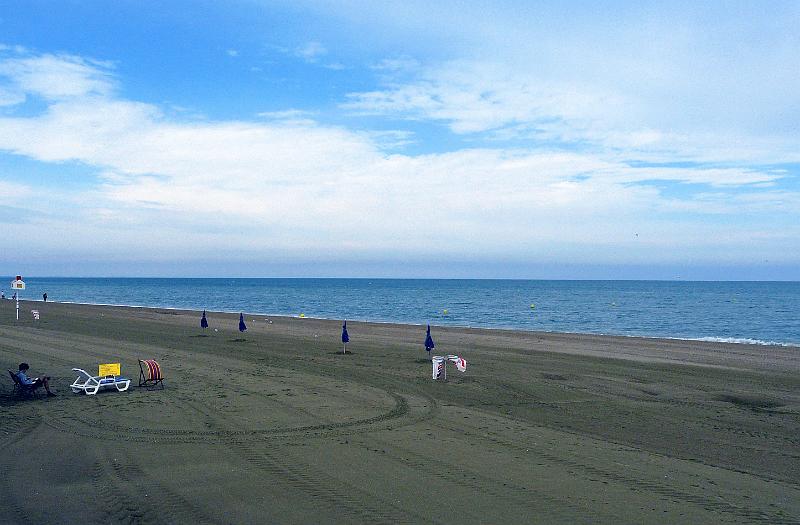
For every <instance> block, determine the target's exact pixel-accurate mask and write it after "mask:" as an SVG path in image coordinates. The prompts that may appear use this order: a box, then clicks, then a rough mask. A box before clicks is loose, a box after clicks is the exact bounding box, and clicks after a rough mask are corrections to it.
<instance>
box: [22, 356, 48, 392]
mask: <svg viewBox="0 0 800 525" xmlns="http://www.w3.org/2000/svg"><path fill="white" fill-rule="evenodd" d="M29 368H30V365H29V364H28V363H20V364H19V372H17V377H18V378H19V382H20V383H22V384H23V385H27V386H28V387H30V388H31V389H32V390H36V389H37V388H39V387H40V386H42V385H44V389H45V390H47V395H48V397H53V396H55V393H53V392H51V391H50V376H42V377H37V378H36V379H31V378H30V377H28V375H27V374H26V372H27V371H28V369H29Z"/></svg>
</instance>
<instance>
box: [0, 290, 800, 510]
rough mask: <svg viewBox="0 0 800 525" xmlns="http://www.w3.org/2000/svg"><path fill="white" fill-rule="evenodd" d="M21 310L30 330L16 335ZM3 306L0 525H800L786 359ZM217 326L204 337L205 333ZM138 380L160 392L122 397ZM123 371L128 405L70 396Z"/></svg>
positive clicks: (500, 335) (504, 336) (657, 344)
mask: <svg viewBox="0 0 800 525" xmlns="http://www.w3.org/2000/svg"><path fill="white" fill-rule="evenodd" d="M32 308H35V309H38V310H39V312H40V314H41V318H40V319H39V320H34V319H33V317H32V316H31V314H30V310H31V309H32ZM20 314H21V319H20V320H19V321H15V320H14V303H13V302H11V301H0V361H2V363H1V364H2V366H1V367H0V368H4V369H10V370H12V371H16V369H17V365H18V364H19V363H20V362H21V361H25V362H28V363H30V365H31V369H30V375H32V376H35V375H39V374H48V375H50V376H52V378H53V379H52V381H51V383H52V387H53V389H54V390H55V391H56V392H57V393H58V396H57V397H54V398H46V397H44V396H43V395H41V396H39V397H36V398H34V399H20V398H18V397H16V396H12V383H11V380H10V378H9V377H8V374H7V373H6V372H5V371H3V374H4V377H5V379H4V380H3V388H2V389H0V414H1V415H2V420H3V425H2V427H0V446H2V451H0V464H1V465H2V468H3V471H4V474H3V476H2V477H0V511H1V512H0V516H1V517H0V521H2V522H10V523H23V522H34V523H189V522H191V523H459V524H464V523H615V524H617V523H631V524H634V523H654V524H656V523H657V524H664V523H771V524H781V523H800V348H796V347H765V346H755V345H742V344H722V343H707V342H697V341H681V340H659V339H640V338H624V337H609V336H586V335H571V334H549V333H534V332H517V331H500V330H481V329H460V328H440V327H433V336H434V339H435V341H436V351H435V353H437V354H440V355H441V354H457V355H460V356H463V357H464V358H466V360H467V362H468V368H467V371H466V372H465V373H460V372H457V371H456V370H455V368H454V367H452V366H451V367H450V368H449V369H448V375H447V381H446V382H443V381H433V380H432V379H431V365H430V361H429V360H428V359H427V357H426V353H425V351H424V347H423V344H422V343H423V341H424V337H425V329H424V327H420V326H402V325H392V324H368V323H359V322H353V321H348V324H347V326H348V331H349V334H350V338H351V343H350V344H349V345H348V354H347V355H342V354H341V350H342V348H341V346H342V345H341V342H340V334H341V323H340V322H339V321H327V320H315V319H299V318H285V317H265V316H255V315H251V314H245V321H246V322H247V325H248V330H247V332H246V333H244V334H241V333H239V331H238V330H237V324H238V314H236V315H233V314H219V313H213V312H209V313H208V319H209V323H210V328H209V329H208V330H206V331H205V333H204V332H203V331H202V330H201V328H200V326H199V321H200V314H199V313H198V312H188V311H175V310H164V309H142V308H125V307H101V306H83V305H68V304H58V303H41V302H35V303H33V302H22V303H21V307H20ZM215 329H216V330H217V331H215ZM138 358H142V359H156V360H157V361H159V362H160V363H161V365H162V367H163V370H164V374H165V376H166V380H165V386H166V387H165V388H164V389H163V390H161V389H155V390H150V389H145V388H139V387H137V386H136V384H137V378H138V375H139V367H138V365H137V359H138ZM113 362H119V363H121V366H122V373H123V374H124V375H126V376H128V377H130V378H132V379H133V384H132V386H131V388H130V389H129V390H128V391H127V392H116V391H113V390H108V391H103V392H100V393H99V394H97V395H96V396H86V395H83V394H73V393H72V392H71V391H70V389H69V384H70V383H71V382H72V380H73V379H74V378H75V375H74V374H73V372H72V371H71V369H72V368H73V367H78V368H83V369H85V370H87V371H89V372H92V373H96V372H97V366H98V364H100V363H113Z"/></svg>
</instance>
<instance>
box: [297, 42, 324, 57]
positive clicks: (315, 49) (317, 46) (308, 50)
mask: <svg viewBox="0 0 800 525" xmlns="http://www.w3.org/2000/svg"><path fill="white" fill-rule="evenodd" d="M294 54H295V56H298V57H300V58H302V59H303V60H305V61H306V62H310V63H313V62H316V61H317V60H319V59H320V57H323V56H325V55H327V54H328V50H327V49H325V46H323V45H322V44H321V43H319V42H317V41H313V40H312V41H310V42H306V43H305V44H303V45H302V46H300V47H297V48H296V49H295V50H294Z"/></svg>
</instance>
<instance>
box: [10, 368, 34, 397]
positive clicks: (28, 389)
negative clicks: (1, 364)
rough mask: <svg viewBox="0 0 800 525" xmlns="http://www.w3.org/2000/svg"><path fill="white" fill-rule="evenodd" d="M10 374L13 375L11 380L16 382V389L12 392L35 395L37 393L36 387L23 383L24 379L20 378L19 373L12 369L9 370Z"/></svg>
mask: <svg viewBox="0 0 800 525" xmlns="http://www.w3.org/2000/svg"><path fill="white" fill-rule="evenodd" d="M8 375H10V376H11V380H12V381H13V382H14V390H13V391H12V392H11V393H12V394H19V395H24V396H33V395H34V394H35V393H36V388H35V387H34V386H33V385H24V384H22V381H20V380H19V377H17V374H15V373H14V372H12V371H11V370H9V371H8Z"/></svg>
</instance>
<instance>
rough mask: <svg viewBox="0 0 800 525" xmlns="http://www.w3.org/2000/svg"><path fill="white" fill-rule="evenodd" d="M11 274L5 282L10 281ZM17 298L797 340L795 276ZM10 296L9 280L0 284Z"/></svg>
mask: <svg viewBox="0 0 800 525" xmlns="http://www.w3.org/2000/svg"><path fill="white" fill-rule="evenodd" d="M10 281H11V277H8V278H6V280H5V283H10ZM25 282H26V285H27V289H26V290H25V291H24V292H23V294H22V295H21V297H22V298H23V299H31V300H41V299H42V293H43V292H45V291H46V292H47V294H48V300H50V301H59V302H75V303H93V304H114V305H131V306H157V307H164V308H187V309H195V310H202V309H207V310H212V311H226V312H240V311H241V312H248V313H254V314H266V315H269V314H272V315H289V316H297V315H300V314H301V313H302V314H305V316H307V317H322V318H331V319H345V318H346V319H350V320H363V321H386V322H399V323H410V324H426V323H430V324H432V325H454V326H471V327H483V328H514V329H522V330H543V331H551V332H576V333H592V334H614V335H637V336H647V337H675V338H685V339H710V340H721V341H732V342H742V343H760V344H788V345H798V346H800V283H799V282H682V281H675V282H671V281H526V280H447V279H421V280H415V279H372V280H370V279H150V278H148V279H140V278H124V279H123V278H113V279H105V278H54V277H47V278H45V277H42V278H34V277H29V278H26V279H25ZM0 288H1V289H3V290H4V291H5V293H6V296H9V295H10V293H9V290H10V285H8V286H2V287H0Z"/></svg>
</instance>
